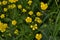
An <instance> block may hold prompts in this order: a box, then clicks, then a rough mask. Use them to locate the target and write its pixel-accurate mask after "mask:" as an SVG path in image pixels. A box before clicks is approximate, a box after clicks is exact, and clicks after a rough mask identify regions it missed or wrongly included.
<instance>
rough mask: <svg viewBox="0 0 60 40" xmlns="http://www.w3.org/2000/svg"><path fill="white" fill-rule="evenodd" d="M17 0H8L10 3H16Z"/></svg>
mask: <svg viewBox="0 0 60 40" xmlns="http://www.w3.org/2000/svg"><path fill="white" fill-rule="evenodd" d="M17 1H18V0H9V2H10V3H16V2H17Z"/></svg>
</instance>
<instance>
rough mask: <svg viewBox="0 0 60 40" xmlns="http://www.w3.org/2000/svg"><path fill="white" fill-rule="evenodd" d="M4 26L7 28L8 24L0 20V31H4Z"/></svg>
mask: <svg viewBox="0 0 60 40" xmlns="http://www.w3.org/2000/svg"><path fill="white" fill-rule="evenodd" d="M6 28H8V25H7V24H6V23H5V24H3V23H2V22H0V31H1V32H5V31H6Z"/></svg>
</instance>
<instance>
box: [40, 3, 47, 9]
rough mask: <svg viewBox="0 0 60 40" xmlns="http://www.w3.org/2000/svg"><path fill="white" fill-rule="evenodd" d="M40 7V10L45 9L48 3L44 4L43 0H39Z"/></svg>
mask: <svg viewBox="0 0 60 40" xmlns="http://www.w3.org/2000/svg"><path fill="white" fill-rule="evenodd" d="M40 7H41V9H42V10H46V9H47V8H48V4H47V3H45V4H44V3H43V2H41V6H40Z"/></svg>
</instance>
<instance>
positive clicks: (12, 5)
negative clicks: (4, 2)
mask: <svg viewBox="0 0 60 40" xmlns="http://www.w3.org/2000/svg"><path fill="white" fill-rule="evenodd" d="M8 8H9V9H13V8H16V5H15V4H11V5H8Z"/></svg>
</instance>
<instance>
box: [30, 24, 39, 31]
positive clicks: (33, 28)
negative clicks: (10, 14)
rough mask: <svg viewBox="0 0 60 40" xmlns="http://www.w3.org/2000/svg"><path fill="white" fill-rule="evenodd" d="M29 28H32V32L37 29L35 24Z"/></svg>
mask: <svg viewBox="0 0 60 40" xmlns="http://www.w3.org/2000/svg"><path fill="white" fill-rule="evenodd" d="M30 27H31V28H32V30H35V29H37V28H38V27H37V24H35V25H31V26H30Z"/></svg>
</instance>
